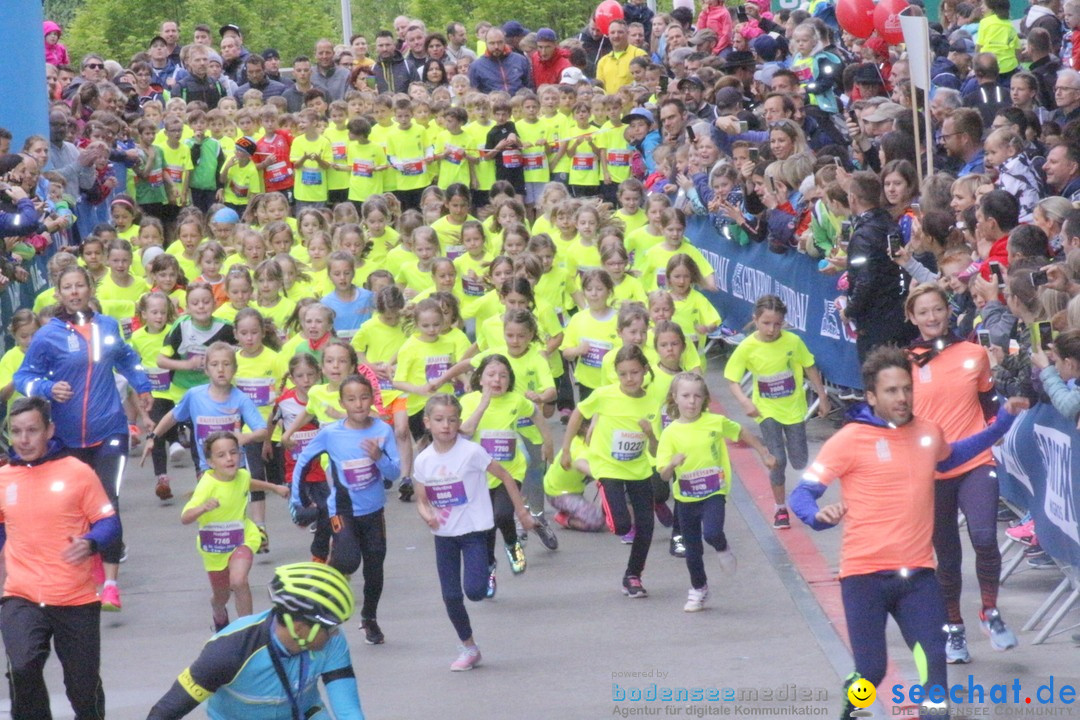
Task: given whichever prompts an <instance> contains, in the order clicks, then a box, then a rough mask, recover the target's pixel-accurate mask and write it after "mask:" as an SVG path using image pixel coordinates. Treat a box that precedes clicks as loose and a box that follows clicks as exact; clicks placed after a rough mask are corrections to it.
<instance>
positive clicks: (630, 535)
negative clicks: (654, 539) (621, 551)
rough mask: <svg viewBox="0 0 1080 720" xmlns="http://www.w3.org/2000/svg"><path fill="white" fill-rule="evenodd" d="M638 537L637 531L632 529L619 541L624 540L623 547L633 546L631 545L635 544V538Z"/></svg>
mask: <svg viewBox="0 0 1080 720" xmlns="http://www.w3.org/2000/svg"><path fill="white" fill-rule="evenodd" d="M636 535H637V530H636V529H635V528H633V527H631V528H630V532H628V533H626V534H625V535H623V536H622V537H621V538H619V539H620V540H622V544H623V545H631V544H633V542H634V537H635V536H636Z"/></svg>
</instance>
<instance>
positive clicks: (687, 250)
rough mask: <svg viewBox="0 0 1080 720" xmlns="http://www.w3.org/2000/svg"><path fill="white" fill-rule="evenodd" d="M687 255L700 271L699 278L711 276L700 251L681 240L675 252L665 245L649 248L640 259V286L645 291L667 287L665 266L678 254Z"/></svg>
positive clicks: (709, 268) (710, 268) (711, 270)
mask: <svg viewBox="0 0 1080 720" xmlns="http://www.w3.org/2000/svg"><path fill="white" fill-rule="evenodd" d="M680 253H681V254H684V255H689V256H690V259H691V260H693V261H694V264H695V265H697V266H698V270H700V271H701V277H703V278H704V277H708V276H709V275H712V274H713V272H714V271H713V268H712V265H710V264H709V261H708V260H706V259H705V257H704V256H703V255H702V254H701V251H700V250H698V249H697V248H696V247H694V246H693V245H691V244H690V243H689V242H687V241H686V238H683V241H682V244H681V245H679V248H678V249H677V250H669V249H668V248H667V246H666V245H664V244H658V245H655V246H653V247H652V248H650V249H649V250H648V251H646V253H645V257H644V258H642V260H641V264H640V265H639V266H638V269H640V270H641V285H642V287H644V288H645V290H646V291H648V292H652V291H653V290H662V289H664V288H666V287H667V264H668V260H670V259H671V258H672V257H674V256H675V255H678V254H680Z"/></svg>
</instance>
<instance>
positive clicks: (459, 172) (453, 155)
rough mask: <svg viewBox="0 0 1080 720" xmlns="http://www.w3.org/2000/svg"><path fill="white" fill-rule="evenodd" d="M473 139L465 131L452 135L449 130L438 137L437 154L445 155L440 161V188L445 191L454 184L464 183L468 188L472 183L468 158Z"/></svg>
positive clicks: (436, 140)
mask: <svg viewBox="0 0 1080 720" xmlns="http://www.w3.org/2000/svg"><path fill="white" fill-rule="evenodd" d="M471 137H472V136H471V135H469V134H468V133H467V132H465V131H459V132H457V133H451V132H450V131H449V130H443V131H442V132H440V133H439V134H438V135H437V136H436V138H435V154H436V155H444V157H443V158H442V159H441V160H439V187H441V188H442V189H443V190H445V189H446V188H448V187H450V186H451V185H452V184H454V183H463V184H464V185H465V187H468V186H469V183H470V182H472V178H471V177H470V174H469V161H468V159H467V158H466V153H467V148H468V146H469V141H470V140H471Z"/></svg>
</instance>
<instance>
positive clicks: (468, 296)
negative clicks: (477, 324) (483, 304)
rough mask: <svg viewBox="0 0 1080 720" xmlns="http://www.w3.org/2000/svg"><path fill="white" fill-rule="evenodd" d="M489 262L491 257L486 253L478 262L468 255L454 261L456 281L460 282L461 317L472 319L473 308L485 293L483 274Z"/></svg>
mask: <svg viewBox="0 0 1080 720" xmlns="http://www.w3.org/2000/svg"><path fill="white" fill-rule="evenodd" d="M491 261H492V256H491V255H490V254H488V253H484V254H483V255H482V256H481V257H480V259H479V260H478V259H476V258H474V257H473V256H472V255H470V254H469V253H465V254H464V255H459V256H458V257H457V258H455V259H454V267H456V268H457V272H458V280H459V281H460V282H461V293H462V301H461V316H462V317H473V306H474V305H475V304H476V303H477V301H479V300H480V298H482V297H484V294H485V293H486V292H487V285H486V284H485V283H484V273H486V272H487V265H488V264H490V263H491Z"/></svg>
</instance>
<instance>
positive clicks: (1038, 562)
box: [1027, 552, 1057, 570]
mask: <svg viewBox="0 0 1080 720" xmlns="http://www.w3.org/2000/svg"><path fill="white" fill-rule="evenodd" d="M1027 564H1028V567H1032V568H1035V569H1036V570H1051V569H1053V568H1056V567H1057V563H1055V562H1054V561H1053V560H1052V559H1051V558H1050V556H1049V555H1047V554H1046V553H1045V552H1044V553H1040V554H1038V555H1033V556H1031V557H1029V558H1028V561H1027Z"/></svg>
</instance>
